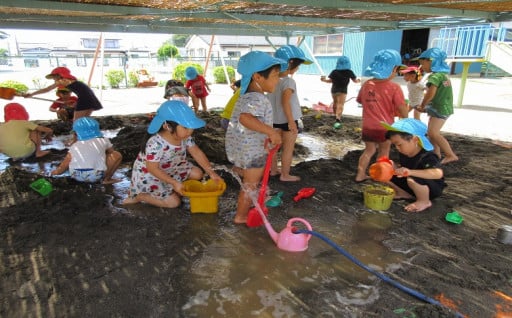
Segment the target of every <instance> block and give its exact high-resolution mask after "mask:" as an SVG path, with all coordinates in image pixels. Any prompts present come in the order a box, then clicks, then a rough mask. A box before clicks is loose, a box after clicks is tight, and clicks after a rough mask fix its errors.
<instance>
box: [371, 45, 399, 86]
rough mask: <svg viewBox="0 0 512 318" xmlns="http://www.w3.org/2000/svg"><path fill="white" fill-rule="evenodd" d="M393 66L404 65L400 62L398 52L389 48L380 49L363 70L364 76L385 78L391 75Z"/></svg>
mask: <svg viewBox="0 0 512 318" xmlns="http://www.w3.org/2000/svg"><path fill="white" fill-rule="evenodd" d="M395 66H400V67H405V65H403V64H402V57H401V56H400V53H398V51H396V50H391V49H386V50H380V51H379V52H377V54H376V55H375V57H374V58H373V62H372V63H371V64H370V65H369V66H368V67H367V68H366V70H365V71H364V76H371V77H373V78H376V79H386V78H388V77H389V76H391V73H392V72H393V69H394V68H395Z"/></svg>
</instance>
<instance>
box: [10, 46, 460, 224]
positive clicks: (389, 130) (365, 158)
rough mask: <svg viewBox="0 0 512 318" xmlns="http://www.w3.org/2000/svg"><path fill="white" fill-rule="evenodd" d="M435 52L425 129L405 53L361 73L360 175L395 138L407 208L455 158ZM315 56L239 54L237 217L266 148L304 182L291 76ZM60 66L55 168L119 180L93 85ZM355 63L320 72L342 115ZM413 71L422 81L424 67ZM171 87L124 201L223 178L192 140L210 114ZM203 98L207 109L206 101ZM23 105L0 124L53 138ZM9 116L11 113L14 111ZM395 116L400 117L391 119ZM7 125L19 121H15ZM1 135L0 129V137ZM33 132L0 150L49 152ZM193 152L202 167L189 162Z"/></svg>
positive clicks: (90, 178) (427, 63) (285, 171)
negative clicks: (409, 93)
mask: <svg viewBox="0 0 512 318" xmlns="http://www.w3.org/2000/svg"><path fill="white" fill-rule="evenodd" d="M439 51H440V50H438V49H430V50H427V51H425V52H424V53H423V54H422V55H421V56H420V63H421V65H422V68H423V70H424V71H425V72H432V74H431V75H430V76H429V77H428V80H427V81H426V87H427V92H426V94H425V97H424V98H423V99H422V100H421V102H418V101H419V99H414V100H412V102H411V105H412V106H416V109H417V110H418V111H426V112H427V113H428V114H429V115H430V117H431V118H430V121H429V127H428V128H427V126H426V125H424V124H423V123H422V122H421V121H419V120H418V119H412V118H411V119H409V118H407V117H408V112H409V106H408V105H406V103H405V99H404V95H403V92H402V90H401V88H400V86H399V85H398V84H396V83H394V82H393V81H392V79H393V77H394V76H395V75H396V74H397V72H398V71H399V70H400V69H401V68H402V65H401V57H400V55H399V54H398V52H396V51H394V50H382V51H379V52H378V53H377V54H376V56H375V58H374V61H373V62H372V63H371V64H370V66H368V68H367V69H366V70H365V73H364V75H365V76H369V77H370V79H369V80H367V81H366V82H365V83H364V84H363V85H362V87H361V90H360V91H359V94H358V96H357V101H358V102H359V103H361V104H362V106H363V116H362V138H363V141H364V143H365V150H364V151H363V153H362V155H361V157H360V159H359V164H358V170H357V174H356V181H357V182H360V181H364V180H366V179H367V178H368V176H367V174H366V170H367V168H368V165H369V163H370V161H371V159H372V157H373V155H374V154H375V153H376V152H377V151H378V156H379V157H387V156H388V155H389V152H390V146H391V144H393V145H395V147H396V148H397V150H398V152H399V153H400V157H399V161H398V165H397V166H396V171H397V175H396V176H395V177H393V179H392V180H391V181H390V182H389V184H390V186H391V187H393V188H394V189H395V191H396V199H402V198H405V199H412V198H416V200H415V202H413V203H411V204H409V205H407V206H406V207H405V209H406V210H407V211H422V210H424V209H426V208H428V207H430V206H431V201H430V199H432V198H434V197H437V196H439V195H440V194H441V193H442V190H443V187H444V180H443V172H442V169H441V166H440V165H441V163H443V162H442V161H441V160H440V151H444V152H445V154H446V155H447V156H446V157H445V159H444V160H445V162H447V161H450V160H451V161H453V160H456V156H455V155H454V154H453V153H450V150H451V148H447V146H446V144H447V142H446V143H445V142H444V141H446V140H445V139H444V138H443V137H442V136H440V134H438V135H436V130H437V129H438V130H440V128H441V127H442V124H443V123H444V121H445V120H446V118H448V116H449V115H450V114H451V113H453V106H451V102H450V98H452V93H450V92H449V91H447V90H450V91H451V86H450V84H449V79H448V78H447V77H446V75H445V73H444V72H445V71H446V69H445V68H446V67H447V66H446V64H445V63H444V59H443V55H442V54H441V53H439ZM441 52H442V51H441ZM444 57H445V55H444ZM310 63H311V61H310V60H309V59H307V58H306V57H305V55H304V53H303V52H302V50H300V49H299V48H298V47H296V46H293V45H287V46H283V47H281V48H279V49H278V50H277V51H276V53H275V56H271V55H270V54H267V53H264V52H260V51H252V52H250V53H247V54H246V55H244V56H242V57H241V58H240V61H239V64H238V72H239V73H240V74H241V75H242V77H241V79H240V87H239V88H237V90H236V91H235V93H238V94H239V96H237V99H236V103H234V105H233V109H232V113H231V116H230V119H229V125H227V128H226V139H225V148H226V154H227V157H228V159H229V161H230V162H232V163H233V166H234V167H233V170H234V171H236V172H237V173H238V174H239V175H240V176H241V179H242V184H243V185H242V189H241V190H240V193H239V195H238V204H237V210H236V214H235V216H234V222H235V223H245V222H246V221H247V214H248V211H249V208H250V207H251V205H252V198H251V195H252V194H253V192H255V191H256V190H257V188H258V186H259V183H260V181H261V179H262V177H263V172H264V166H265V164H266V160H267V153H268V152H267V151H266V148H268V147H273V146H276V145H282V156H281V161H282V164H281V171H279V170H278V169H277V162H273V164H272V169H271V172H272V173H274V174H280V179H281V180H282V181H299V180H300V178H299V177H297V176H293V175H290V166H291V158H292V156H293V148H294V145H295V140H296V138H297V132H298V127H297V125H298V123H297V120H298V119H299V118H300V116H301V111H300V104H299V99H298V96H297V92H296V83H295V81H294V80H293V78H292V75H293V74H294V73H295V72H296V71H297V70H298V68H299V66H300V65H301V64H310ZM445 66H446V67H445ZM64 69H65V68H57V69H55V70H54V71H52V73H51V74H49V76H50V78H53V79H54V80H55V85H52V86H55V87H66V88H67V89H69V90H71V91H74V92H76V94H77V96H78V98H77V101H76V107H75V112H74V122H73V129H74V131H75V132H76V134H77V139H78V140H77V142H75V143H74V144H73V145H72V146H71V147H70V150H69V152H68V154H67V155H66V157H65V159H64V161H63V162H62V163H61V164H60V165H59V167H58V168H57V169H55V170H54V171H52V175H57V174H61V173H63V172H64V171H66V170H68V169H69V171H70V175H71V176H72V177H73V178H75V179H77V180H79V181H85V182H97V181H103V183H113V182H116V181H118V180H116V179H113V174H114V172H115V170H116V169H117V167H118V166H119V164H120V163H121V160H122V156H121V154H120V153H119V152H117V151H115V150H114V149H113V148H112V144H111V143H110V141H109V140H108V139H107V138H104V137H103V136H102V134H101V131H100V129H99V125H98V122H97V121H96V120H94V119H93V118H91V117H89V115H90V113H91V112H92V110H94V109H99V108H101V104H96V103H95V97H94V98H91V95H90V94H85V95H84V93H85V92H87V89H88V90H90V89H89V88H88V87H87V86H86V85H85V84H83V83H82V84H83V85H81V84H79V83H81V82H78V81H76V79H75V78H74V77H73V76H72V75H71V74H70V72H69V70H67V69H65V70H64ZM194 70H195V69H194ZM349 70H350V62H349V61H348V59H347V58H344V59H340V61H339V63H338V65H337V69H336V70H335V71H333V72H332V73H331V74H330V75H329V79H328V80H327V79H326V78H322V81H325V82H330V83H333V88H332V90H331V93H332V95H333V102H334V104H335V105H336V109H337V112H336V118H337V119H341V114H342V110H343V103H344V100H345V98H346V86H347V85H348V82H349V80H352V81H354V82H357V81H358V79H357V78H356V77H355V75H354V74H353V72H352V71H349ZM414 72H416V70H414ZM186 73H187V72H186ZM192 73H194V74H192ZM404 73H405V74H407V73H408V72H404ZM186 76H187V78H198V76H199V75H198V74H197V71H196V72H193V71H189V72H188V74H186ZM407 76H409V75H407ZM416 79H419V74H418V73H416ZM187 83H188V82H187ZM171 84H172V83H171ZM174 84H175V83H174ZM190 85H192V84H190ZM84 86H85V87H87V89H85V88H84ZM170 86H172V87H168V88H166V96H165V97H166V98H169V100H168V101H166V102H164V103H163V104H162V105H161V106H160V107H159V109H158V111H157V112H156V115H155V116H154V118H153V119H152V121H151V123H150V125H149V127H148V129H147V136H146V138H145V140H144V142H143V143H142V144H141V147H140V151H139V153H138V156H137V158H136V160H135V162H134V164H133V169H132V176H131V185H130V189H129V194H128V197H127V198H126V199H125V200H124V201H123V204H133V203H137V202H146V203H149V204H152V205H155V206H159V207H168V208H174V207H177V206H179V205H180V203H181V195H182V194H183V186H182V182H183V181H185V180H187V179H195V180H200V179H202V178H203V176H204V174H205V173H206V174H208V175H209V177H210V178H212V179H214V180H220V179H221V178H220V176H219V175H217V174H216V173H215V171H214V170H213V168H212V166H211V164H210V162H209V160H208V158H207V156H206V155H205V154H204V153H203V152H202V151H201V150H200V149H199V147H198V146H197V145H196V144H195V143H194V140H193V138H192V133H193V131H194V129H198V128H200V127H203V126H204V125H205V122H204V121H203V120H201V119H199V118H198V117H196V114H195V111H197V107H194V108H193V110H192V109H191V108H190V107H188V103H187V102H188V100H184V99H182V97H187V96H186V94H185V93H186V88H187V85H185V90H184V89H181V90H180V89H179V87H180V86H179V85H170ZM55 87H53V88H55ZM208 90H209V89H208ZM45 91H48V90H47V89H43V90H39V91H37V92H34V93H32V94H30V96H31V95H35V94H37V93H42V92H45ZM168 91H169V92H168ZM91 92H92V91H91ZM205 94H206V95H207V92H206V91H203V95H201V94H199V93H198V92H197V91H196V93H194V94H193V95H195V97H196V98H199V99H200V98H201V97H200V96H206V95H205ZM175 95H182V96H175ZM441 95H442V96H441ZM27 96H29V95H27ZM82 96H85V98H86V99H88V100H89V101H91V102H92V103H91V104H90V106H89V108H87V109H84V107H83V105H84V104H83V102H82V101H83V100H82V99H81V98H82ZM98 103H99V102H98ZM202 105H203V107H204V108H206V104H202ZM19 106H21V105H19ZM19 106H16V105H14V106H13V105H11V106H9V107H7V106H6V124H4V125H1V126H0V129H4V131H5V129H10V128H9V127H7V128H6V126H8V124H9V122H11V121H14V122H15V123H16V121H18V122H24V123H23V124H21V123H17V124H18V125H19V126H21V127H23V128H20V129H28V130H30V131H37V132H44V133H46V137H47V138H49V137H50V136H51V133H52V131H51V130H50V129H48V128H46V129H45V128H44V127H40V126H37V125H34V124H29V123H27V122H28V114H26V115H25V114H22V115H20V114H18V113H17V112H21V113H23V112H22V111H20V110H19V108H20V107H19ZM450 107H451V108H450ZM21 108H22V107H21ZM9 109H14V110H13V111H10V110H9ZM23 110H24V109H23ZM25 113H26V111H25ZM7 114H10V115H9V116H10V117H9V118H7ZM13 114H14V115H13ZM396 116H399V117H401V118H403V119H401V120H399V121H397V122H394V118H395V117H396ZM9 125H10V126H15V125H13V124H12V123H11V124H9ZM5 135H6V133H2V130H0V136H5ZM39 135H40V134H39ZM427 135H428V136H429V137H430V138H431V140H432V143H433V145H432V144H431V143H430V141H429V139H428V138H427V137H426V136H427ZM29 138H31V139H30V140H31V141H32V142H33V144H34V145H33V146H32V147H31V148H30V149H26V150H24V151H22V152H18V153H14V152H9V149H8V148H9V147H12V146H10V145H8V144H7V143H6V142H5V140H2V141H0V150H1V151H2V152H4V153H6V154H8V155H9V156H12V157H15V158H23V157H24V156H26V155H27V154H28V153H30V152H32V153H35V155H36V156H38V157H40V156H43V155H45V153H44V152H42V151H41V150H40V140H39V141H38V140H37V137H32V133H31V134H30V136H29ZM32 138H33V139H32ZM443 139H444V141H443ZM269 144H270V146H269ZM38 145H39V146H38ZM448 147H449V145H448ZM27 148H28V147H27ZM187 153H188V154H190V155H191V156H192V158H193V159H194V160H195V162H196V163H197V165H199V166H200V167H197V166H195V165H193V164H192V163H190V162H189V161H188V160H187Z"/></svg>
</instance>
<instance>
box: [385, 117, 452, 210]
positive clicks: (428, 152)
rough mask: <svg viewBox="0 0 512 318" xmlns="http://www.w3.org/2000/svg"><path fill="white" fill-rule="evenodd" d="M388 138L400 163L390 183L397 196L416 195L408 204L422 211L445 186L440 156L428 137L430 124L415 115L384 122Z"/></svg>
mask: <svg viewBox="0 0 512 318" xmlns="http://www.w3.org/2000/svg"><path fill="white" fill-rule="evenodd" d="M382 126H384V128H386V130H387V132H386V139H389V140H390V141H391V143H392V144H393V145H395V147H396V149H397V150H398V152H399V159H398V165H397V167H395V175H394V176H393V177H392V178H391V180H390V182H389V186H390V187H392V188H393V190H395V197H394V199H416V201H414V202H413V203H411V204H408V205H406V206H405V210H406V211H408V212H420V211H423V210H425V209H428V208H429V207H431V206H432V202H431V201H430V200H432V199H434V198H436V197H439V196H440V195H441V194H442V193H443V189H444V187H445V186H446V184H445V183H444V177H443V170H442V169H441V167H440V165H441V164H440V162H439V158H438V157H437V155H436V154H435V153H434V152H433V151H432V150H433V149H434V147H433V146H432V144H431V143H430V141H429V140H428V138H427V137H426V135H427V126H426V125H425V124H424V123H423V122H421V121H419V120H417V119H413V118H405V119H401V120H398V121H396V122H395V123H393V124H392V125H389V124H387V123H384V122H382Z"/></svg>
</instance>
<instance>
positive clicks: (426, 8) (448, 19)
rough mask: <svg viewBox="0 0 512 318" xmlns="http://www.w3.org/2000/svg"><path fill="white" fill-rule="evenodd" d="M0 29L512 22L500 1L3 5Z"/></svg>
mask: <svg viewBox="0 0 512 318" xmlns="http://www.w3.org/2000/svg"><path fill="white" fill-rule="evenodd" d="M0 12H1V14H0V27H2V28H21V29H23V28H30V29H54V30H70V31H73V30H91V31H105V32H151V33H168V34H215V35H221V34H225V35H263V36H285V37H290V36H301V35H312V34H316V35H317V34H334V33H341V32H360V31H372V30H389V29H413V28H429V27H445V26H452V25H463V24H476V23H488V22H498V21H508V20H512V14H511V13H512V1H499V0H484V1H474V0H450V1H445V0H431V1H428V0H427V1H420V0H372V1H351V0H314V1H311V0H309V1H300V0H251V1H229V0H202V1H197V0H176V1H164V0H42V1H39V0H2V1H1V3H0Z"/></svg>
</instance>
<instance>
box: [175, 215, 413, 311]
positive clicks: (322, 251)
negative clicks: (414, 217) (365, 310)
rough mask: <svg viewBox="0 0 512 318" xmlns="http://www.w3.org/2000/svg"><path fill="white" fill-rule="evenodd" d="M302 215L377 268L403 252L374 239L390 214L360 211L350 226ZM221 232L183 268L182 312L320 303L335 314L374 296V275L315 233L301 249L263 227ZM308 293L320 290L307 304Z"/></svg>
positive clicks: (394, 262)
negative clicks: (283, 245)
mask: <svg viewBox="0 0 512 318" xmlns="http://www.w3.org/2000/svg"><path fill="white" fill-rule="evenodd" d="M290 213H295V211H291V212H290ZM308 221H310V222H311V223H312V224H314V230H316V231H318V232H322V233H321V234H323V235H325V236H327V237H329V238H330V239H331V240H333V241H335V242H339V243H338V244H339V245H340V246H342V247H343V248H344V249H345V250H347V251H348V252H349V253H350V254H352V255H353V256H354V257H356V258H357V259H359V260H360V261H362V262H363V263H365V264H368V265H369V266H371V267H372V268H374V269H376V270H379V271H384V270H386V269H390V268H393V269H396V268H398V267H399V263H400V262H401V261H403V259H404V255H403V254H399V253H395V252H390V251H389V250H388V249H387V248H386V247H385V246H383V245H382V243H381V242H380V241H379V240H381V239H382V235H383V234H384V233H385V231H387V230H388V228H389V227H390V226H391V221H390V218H389V215H386V214H381V213H377V212H369V213H367V214H363V215H362V216H361V217H360V218H354V220H352V221H349V223H350V222H353V224H352V226H348V227H345V226H346V224H345V226H344V227H343V228H344V229H346V230H344V231H339V228H337V227H333V226H332V223H330V222H327V221H321V218H320V217H318V218H313V219H310V220H308ZM283 227H284V224H283V225H277V226H275V229H276V230H277V231H281V230H282V228H283ZM220 232H221V233H219V235H218V237H216V238H215V239H214V240H213V241H212V242H211V243H209V244H208V243H206V246H205V248H204V249H203V250H202V251H201V255H200V257H199V258H198V259H197V260H196V261H195V262H194V264H193V266H192V267H191V268H190V271H189V272H188V273H187V274H188V277H187V279H186V282H187V290H190V291H191V294H190V295H184V296H185V297H188V301H187V302H186V304H185V305H184V306H183V307H182V309H183V310H184V311H185V313H186V315H187V316H190V317H213V316H218V315H219V314H220V315H224V316H226V317H231V316H243V317H248V316H255V317H301V316H303V315H304V313H305V312H306V313H307V312H309V313H316V314H318V312H317V310H318V308H322V310H323V311H324V313H323V314H328V313H330V314H332V315H334V316H339V314H340V312H343V310H344V309H343V308H344V307H345V306H349V305H364V304H368V303H372V302H374V301H375V300H376V299H377V298H378V297H379V290H378V288H377V287H376V286H377V281H378V278H376V277H374V276H373V275H372V274H370V273H368V272H366V271H364V270H363V269H361V268H359V267H358V266H357V265H355V264H353V263H352V262H351V261H350V260H348V259H346V258H345V257H344V256H343V255H341V254H339V253H338V252H337V251H336V250H334V249H333V248H332V247H331V246H329V245H327V244H325V243H324V242H323V241H321V240H319V239H316V238H315V237H312V239H311V240H310V242H309V248H308V250H307V251H305V252H300V253H291V252H286V251H282V250H279V249H278V248H277V247H276V245H275V243H274V242H273V241H272V239H271V238H270V237H269V236H268V234H267V233H266V231H265V230H264V228H263V227H261V228H257V229H247V228H240V227H238V228H231V229H229V228H228V229H222V230H220ZM202 243H203V244H204V243H205V240H202ZM312 298H318V300H317V301H315V308H311V307H310V306H309V305H308V304H311V303H312V302H311V299H312ZM329 308H333V309H332V310H331V309H329ZM334 308H336V309H334ZM347 310H348V309H347ZM350 310H353V308H352V309H350ZM348 313H349V312H347V314H348Z"/></svg>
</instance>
